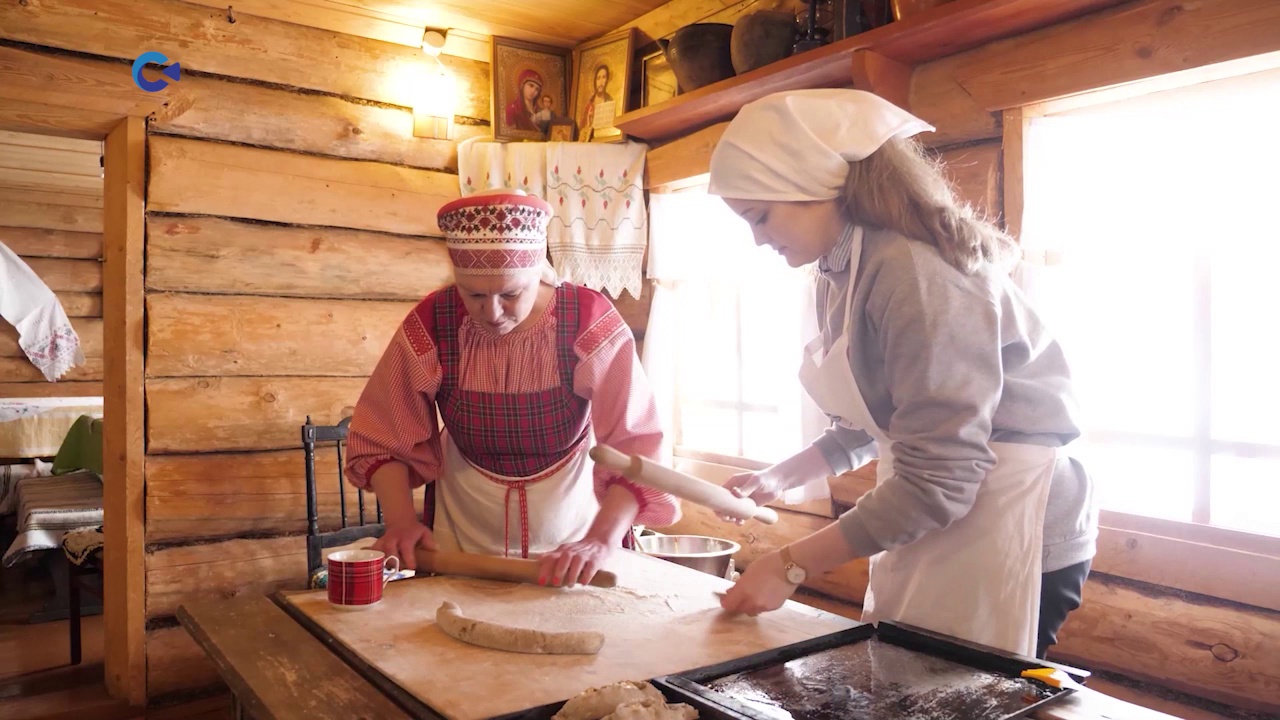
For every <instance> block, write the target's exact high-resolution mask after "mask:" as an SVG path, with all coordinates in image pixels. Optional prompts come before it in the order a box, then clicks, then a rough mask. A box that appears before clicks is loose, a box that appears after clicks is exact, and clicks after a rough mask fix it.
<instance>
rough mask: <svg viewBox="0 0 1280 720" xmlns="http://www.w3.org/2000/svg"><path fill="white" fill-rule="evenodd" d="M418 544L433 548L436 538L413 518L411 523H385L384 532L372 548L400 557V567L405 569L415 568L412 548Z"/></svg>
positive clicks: (415, 561)
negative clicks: (385, 528)
mask: <svg viewBox="0 0 1280 720" xmlns="http://www.w3.org/2000/svg"><path fill="white" fill-rule="evenodd" d="M419 546H422V547H424V548H426V549H427V550H435V549H436V539H435V537H434V536H433V535H432V534H431V531H430V530H428V529H427V526H426V525H423V524H422V523H420V522H418V521H416V520H414V521H413V522H411V523H403V524H400V525H387V530H386V532H384V533H383V534H382V537H380V538H378V541H377V542H375V543H374V544H373V549H374V550H380V551H382V552H384V553H386V554H387V555H395V556H396V557H397V558H399V559H400V567H402V568H404V569H406V570H416V569H417V567H418V561H417V559H416V558H415V557H414V550H416V549H417V548H418V547H419Z"/></svg>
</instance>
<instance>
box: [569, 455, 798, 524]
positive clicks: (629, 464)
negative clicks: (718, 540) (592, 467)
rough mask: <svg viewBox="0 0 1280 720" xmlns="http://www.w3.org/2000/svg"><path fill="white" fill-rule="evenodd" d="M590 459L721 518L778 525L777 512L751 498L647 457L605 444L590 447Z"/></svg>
mask: <svg viewBox="0 0 1280 720" xmlns="http://www.w3.org/2000/svg"><path fill="white" fill-rule="evenodd" d="M591 459H592V460H594V461H595V462H597V463H599V464H601V465H603V466H605V467H607V468H609V469H611V470H615V471H617V472H619V473H622V476H623V477H625V478H627V479H628V480H634V481H635V482H638V483H640V484H641V485H648V486H649V487H652V488H656V489H658V490H662V491H664V492H669V493H671V494H672V495H675V496H676V497H679V498H684V499H685V500H688V501H689V502H692V503H697V504H699V505H701V506H703V507H706V508H710V509H712V510H715V511H716V512H718V513H721V514H723V515H728V516H729V517H733V518H738V519H739V520H758V521H760V522H762V523H764V524H765V525H772V524H774V523H776V522H778V513H777V512H775V511H774V510H773V508H767V507H760V506H759V505H756V504H755V502H754V501H753V500H752V499H751V498H744V497H738V496H737V495H734V494H733V492H732V491H730V490H726V489H724V488H722V487H720V486H719V485H716V484H715V483H709V482H707V481H706V480H700V479H698V478H696V477H693V476H691V475H685V474H684V473H682V472H680V471H679V470H672V469H671V468H669V467H663V466H662V465H659V464H658V463H655V462H654V461H652V460H650V459H649V458H646V457H641V456H639V455H626V454H623V453H621V452H618V451H617V450H615V449H613V448H611V447H609V446H608V445H596V446H595V447H593V448H591Z"/></svg>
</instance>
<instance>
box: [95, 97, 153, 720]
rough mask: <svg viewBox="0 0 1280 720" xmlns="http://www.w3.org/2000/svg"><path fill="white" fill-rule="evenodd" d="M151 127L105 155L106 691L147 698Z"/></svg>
mask: <svg viewBox="0 0 1280 720" xmlns="http://www.w3.org/2000/svg"><path fill="white" fill-rule="evenodd" d="M146 153H147V127H146V120H145V119H143V118H141V117H136V116H132V117H125V118H123V119H121V120H120V122H119V123H118V124H117V125H116V126H115V127H114V128H113V129H112V130H111V132H110V133H109V134H108V135H107V138H106V142H105V145H104V148H103V158H104V160H103V168H104V176H105V177H104V185H103V235H102V261H103V267H102V355H103V358H102V362H103V375H102V409H103V413H102V416H103V423H102V428H103V435H102V500H103V533H104V535H105V538H104V545H103V559H102V563H103V572H102V582H103V606H102V612H103V651H104V652H103V664H104V673H105V676H106V677H105V679H106V684H107V689H108V691H109V692H110V693H111V695H112V696H114V697H119V698H122V699H124V700H127V701H128V702H129V703H130V704H131V705H142V704H145V703H146V699H147V685H146V683H147V672H146V671H147V664H146V646H145V640H146V627H145V624H146V607H145V605H146V565H145V556H144V551H145V543H146V537H145V532H146V528H145V525H144V523H143V519H144V516H143V512H144V494H145V478H144V475H143V473H144V472H145V453H146V446H145V442H144V438H143V433H144V432H145V427H146V424H145V417H144V412H145V404H144V399H143V363H144V362H145V357H144V354H143V308H144V301H145V297H144V290H143V251H144V244H145V241H146V239H145V235H144V233H145V227H146V208H145V201H146Z"/></svg>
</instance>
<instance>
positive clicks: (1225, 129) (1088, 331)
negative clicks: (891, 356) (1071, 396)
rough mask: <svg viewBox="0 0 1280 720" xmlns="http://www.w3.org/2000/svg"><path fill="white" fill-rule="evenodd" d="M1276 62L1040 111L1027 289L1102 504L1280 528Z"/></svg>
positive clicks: (1033, 134) (1031, 178) (1034, 121)
mask: <svg viewBox="0 0 1280 720" xmlns="http://www.w3.org/2000/svg"><path fill="white" fill-rule="evenodd" d="M1276 127H1280V73H1277V72H1274V71H1272V72H1268V73H1258V74H1255V75H1250V76H1245V77H1241V78H1232V79H1229V80H1220V81H1214V82H1211V83H1205V84H1202V85H1197V86H1193V87H1190V88H1181V89H1176V90H1169V91H1164V92H1159V93H1154V94H1151V95H1146V96H1142V97H1139V98H1132V99H1128V100H1123V101H1120V102H1112V103H1107V104H1103V105H1096V106H1093V107H1086V108H1083V109H1078V110H1072V111H1070V112H1064V113H1060V114H1052V115H1046V116H1043V117H1032V118H1031V119H1030V120H1029V121H1028V122H1027V124H1026V126H1025V128H1024V147H1023V154H1024V155H1023V156H1024V178H1025V180H1024V182H1025V190H1024V192H1025V198H1026V199H1025V203H1026V204H1025V213H1024V224H1023V233H1022V235H1023V242H1024V245H1025V246H1026V247H1027V249H1028V251H1029V254H1030V257H1032V258H1037V257H1038V258H1042V259H1043V260H1044V266H1043V267H1042V268H1040V269H1038V271H1037V272H1036V273H1035V274H1034V280H1033V282H1032V284H1031V286H1030V287H1029V292H1030V293H1031V294H1032V296H1033V298H1034V301H1035V303H1036V305H1037V308H1038V309H1039V310H1040V312H1041V314H1042V315H1043V316H1044V318H1045V320H1046V322H1047V323H1048V324H1049V326H1050V328H1051V330H1052V331H1053V333H1054V334H1055V335H1056V336H1057V337H1058V338H1059V339H1060V340H1061V342H1062V344H1063V346H1064V349H1065V352H1066V353H1067V355H1068V358H1069V360H1070V361H1071V364H1072V370H1073V373H1074V376H1075V381H1076V387H1077V390H1078V393H1079V399H1080V401H1081V405H1082V408H1083V411H1084V415H1083V419H1084V424H1085V431H1086V437H1085V440H1086V444H1085V450H1084V453H1083V455H1082V456H1083V458H1084V459H1085V460H1086V461H1087V462H1088V463H1089V464H1090V469H1091V471H1092V472H1093V474H1094V477H1095V478H1096V479H1097V484H1098V489H1099V495H1100V499H1101V502H1102V507H1103V508H1105V509H1109V510H1116V511H1121V512H1126V513H1132V514H1139V515H1147V516H1154V517H1161V518H1166V519H1170V520H1180V521H1191V522H1196V523H1207V524H1212V525H1218V526H1222V527H1228V528H1233V529H1238V530H1246V531H1251V532H1260V533H1268V534H1273V535H1280V514H1278V513H1277V511H1276V509H1277V508H1280V318H1278V317H1277V313H1280V230H1277V224H1276V222H1275V218H1274V209H1275V204H1276V202H1277V200H1276V193H1275V189H1276V187H1277V181H1276V178H1275V173H1276V168H1277V167H1280V140H1278V139H1277V137H1276V135H1275V132H1274V130H1275V128H1276Z"/></svg>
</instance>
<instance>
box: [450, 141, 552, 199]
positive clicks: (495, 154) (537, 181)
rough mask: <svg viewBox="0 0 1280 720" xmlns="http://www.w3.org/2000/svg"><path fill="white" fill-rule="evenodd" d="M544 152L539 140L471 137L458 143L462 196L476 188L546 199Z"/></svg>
mask: <svg viewBox="0 0 1280 720" xmlns="http://www.w3.org/2000/svg"><path fill="white" fill-rule="evenodd" d="M546 181H547V151H546V147H545V145H544V144H543V143H510V144H507V143H498V142H492V141H490V140H485V139H482V138H473V139H471V140H466V141H464V142H461V143H459V144H458V184H459V186H460V187H461V190H462V196H463V197H466V196H468V195H471V194H472V193H475V192H478V191H480V190H492V189H494V188H505V189H514V190H523V191H525V192H527V193H529V194H530V195H533V196H534V197H540V198H542V199H543V200H546V199H547V194H546Z"/></svg>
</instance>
